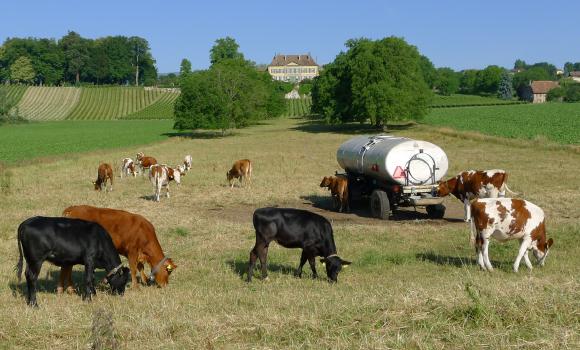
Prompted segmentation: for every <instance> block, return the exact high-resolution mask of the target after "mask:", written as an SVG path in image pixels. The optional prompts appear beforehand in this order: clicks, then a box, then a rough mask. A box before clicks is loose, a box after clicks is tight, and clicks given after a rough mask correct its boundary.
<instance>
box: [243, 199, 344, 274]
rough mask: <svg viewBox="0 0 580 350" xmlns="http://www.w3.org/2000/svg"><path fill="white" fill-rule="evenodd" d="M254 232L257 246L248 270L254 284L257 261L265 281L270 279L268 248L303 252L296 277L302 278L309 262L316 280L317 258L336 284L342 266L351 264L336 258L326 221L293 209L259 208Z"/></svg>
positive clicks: (255, 213)
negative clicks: (281, 247) (267, 261)
mask: <svg viewBox="0 0 580 350" xmlns="http://www.w3.org/2000/svg"><path fill="white" fill-rule="evenodd" d="M254 228H255V229H256V245H255V246H254V249H252V251H251V252H250V265H249V267H248V282H251V281H252V274H253V272H254V265H256V258H258V257H259V258H260V263H261V265H262V278H263V279H265V278H267V277H268V272H267V270H266V260H267V258H268V245H269V244H270V242H272V241H276V242H278V244H280V245H281V246H283V247H286V248H302V256H301V257H300V265H299V266H298V270H297V271H296V276H298V277H302V267H303V266H304V264H305V263H306V260H308V262H309V263H310V268H311V269H312V274H313V278H316V277H317V274H316V266H315V264H316V257H317V256H321V257H323V259H321V260H320V261H321V262H322V263H323V264H325V265H326V274H327V276H328V278H329V279H330V281H331V282H336V281H337V280H336V278H337V276H338V273H339V272H340V270H341V269H342V266H343V265H350V262H348V261H345V260H342V259H341V258H340V257H339V256H338V255H336V246H335V245H334V237H333V235H332V226H331V225H330V222H328V220H326V219H325V218H324V217H322V216H320V215H318V214H314V213H311V212H309V211H306V210H300V209H291V208H260V209H256V211H255V212H254Z"/></svg>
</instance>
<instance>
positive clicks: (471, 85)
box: [459, 69, 479, 94]
mask: <svg viewBox="0 0 580 350" xmlns="http://www.w3.org/2000/svg"><path fill="white" fill-rule="evenodd" d="M477 72H479V71H478V70H476V69H466V70H464V71H462V72H461V77H460V78H459V91H460V92H461V93H462V94H475V93H477Z"/></svg>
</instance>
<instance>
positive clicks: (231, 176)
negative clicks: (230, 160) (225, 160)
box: [226, 159, 252, 188]
mask: <svg viewBox="0 0 580 350" xmlns="http://www.w3.org/2000/svg"><path fill="white" fill-rule="evenodd" d="M226 179H227V181H228V182H229V184H230V187H231V188H234V180H235V179H239V181H240V186H243V185H244V183H245V184H247V185H248V186H250V185H251V183H252V162H251V161H250V160H249V159H241V160H237V161H236V162H235V163H234V165H232V168H231V169H230V170H229V171H228V172H227V173H226Z"/></svg>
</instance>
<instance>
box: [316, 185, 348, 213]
mask: <svg viewBox="0 0 580 350" xmlns="http://www.w3.org/2000/svg"><path fill="white" fill-rule="evenodd" d="M320 187H327V188H328V189H329V190H330V194H331V195H332V199H333V206H334V208H335V209H338V211H339V212H341V213H342V211H343V209H344V210H346V211H347V212H348V211H350V206H349V204H348V180H347V179H346V178H345V177H344V176H325V177H324V178H323V179H322V182H321V183H320Z"/></svg>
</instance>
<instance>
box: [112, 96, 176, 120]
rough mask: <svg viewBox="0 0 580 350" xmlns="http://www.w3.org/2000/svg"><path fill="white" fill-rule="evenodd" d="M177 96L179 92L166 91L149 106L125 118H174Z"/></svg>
mask: <svg viewBox="0 0 580 350" xmlns="http://www.w3.org/2000/svg"><path fill="white" fill-rule="evenodd" d="M177 96H179V94H177V93H164V94H162V95H160V96H159V97H158V98H157V100H155V102H153V103H152V104H150V105H149V106H147V107H145V108H143V109H141V110H139V111H137V112H135V113H133V114H129V115H127V116H125V117H123V119H173V105H174V103H175V100H176V99H177Z"/></svg>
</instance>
